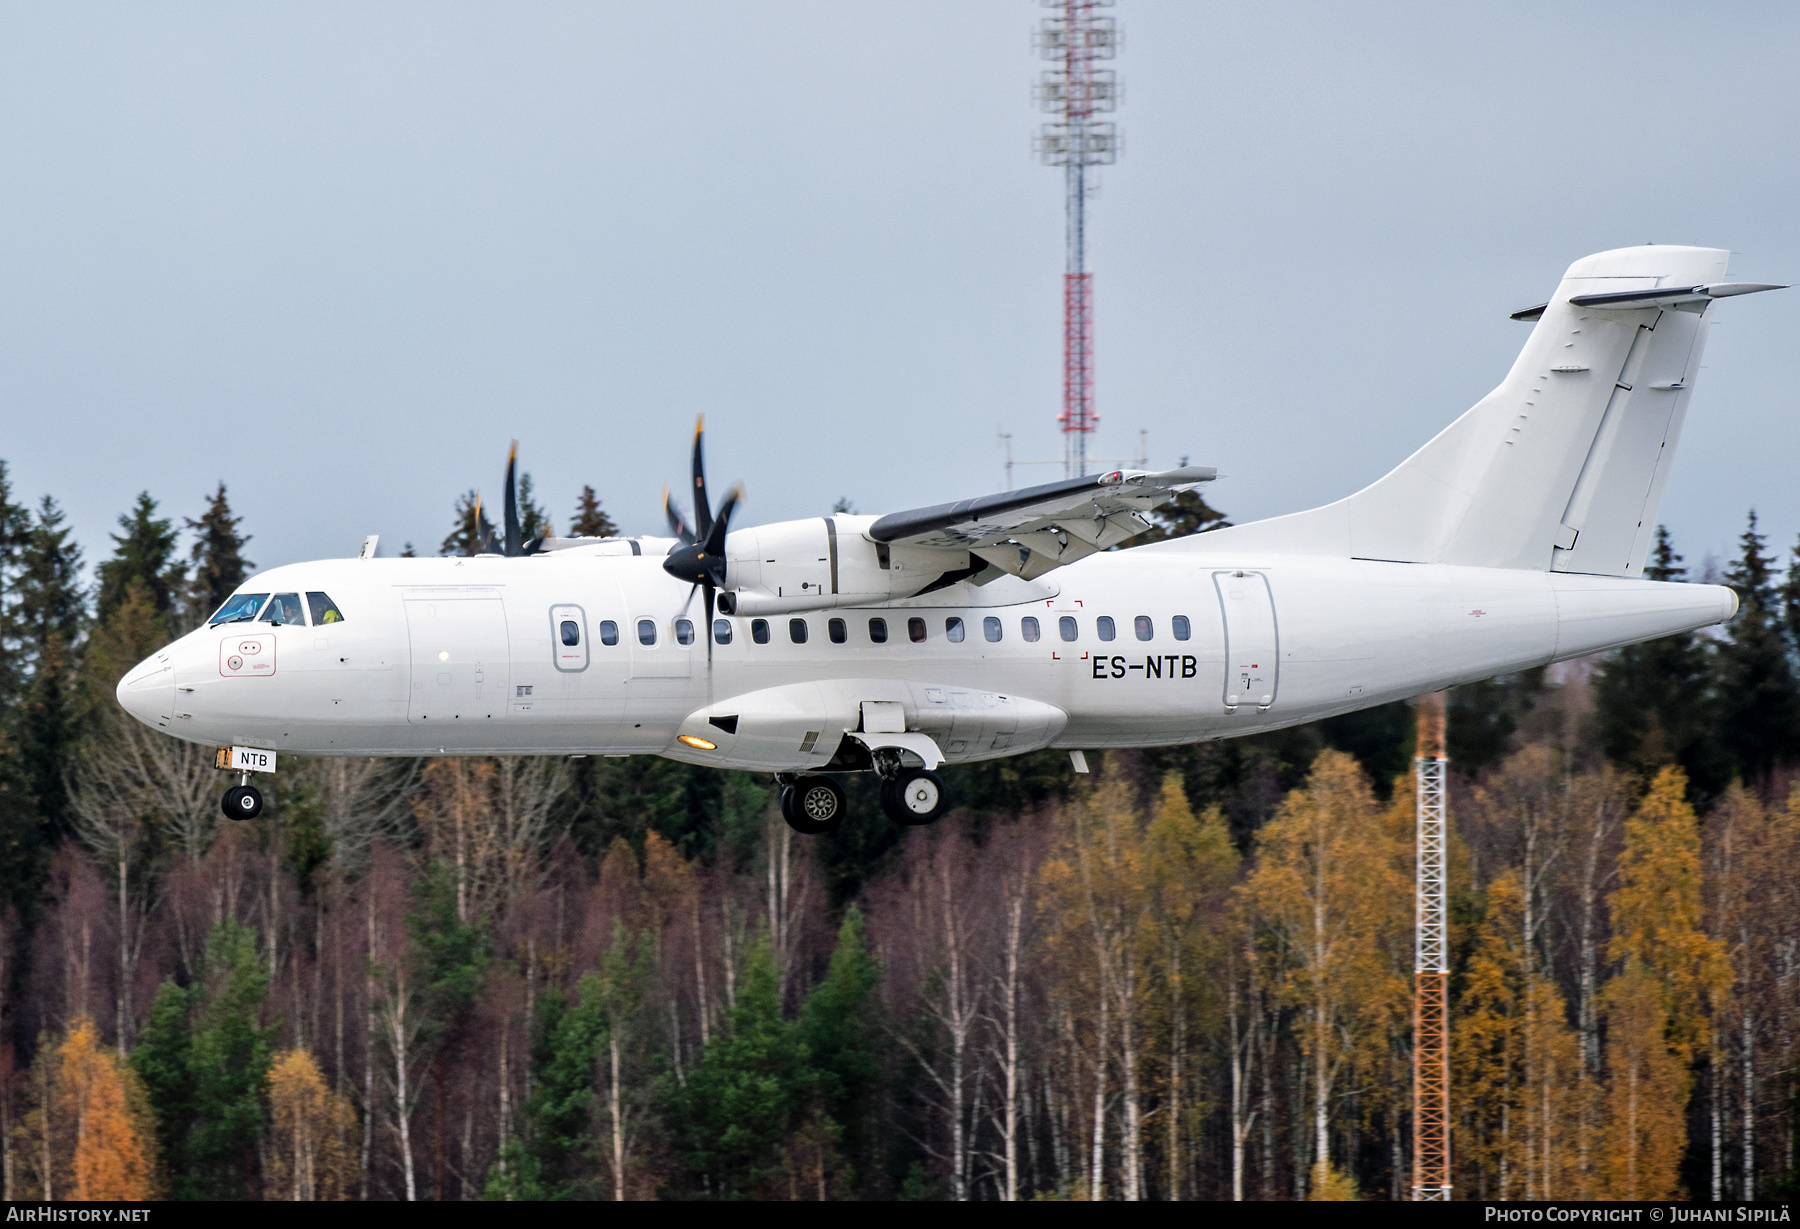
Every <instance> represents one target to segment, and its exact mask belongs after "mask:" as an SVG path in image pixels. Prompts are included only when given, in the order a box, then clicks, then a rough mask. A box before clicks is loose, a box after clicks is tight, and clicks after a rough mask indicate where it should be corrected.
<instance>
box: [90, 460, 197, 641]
mask: <svg viewBox="0 0 1800 1229" xmlns="http://www.w3.org/2000/svg"><path fill="white" fill-rule="evenodd" d="M119 528H121V529H123V530H124V531H125V532H124V533H122V534H117V533H115V534H113V535H112V540H113V543H114V549H113V557H112V558H111V559H108V560H107V561H106V562H105V563H102V564H101V565H100V592H99V595H98V598H97V600H96V603H95V606H94V619H95V621H96V622H98V623H104V622H106V620H107V619H108V618H110V617H111V615H112V613H113V612H114V611H115V610H117V609H118V608H119V606H120V605H121V604H122V603H123V602H124V601H125V593H126V590H127V589H129V588H130V587H131V586H132V585H134V584H137V585H141V586H142V587H143V589H144V591H145V593H146V594H148V595H149V597H150V602H151V605H152V606H153V607H154V608H155V611H156V615H157V617H158V618H160V619H163V620H164V621H167V620H168V619H169V616H170V615H172V614H174V613H175V603H176V596H177V595H178V594H179V593H180V591H181V584H182V580H183V579H184V575H185V569H184V568H183V567H182V565H181V562H180V560H178V559H176V557H175V530H174V529H173V528H172V527H171V525H170V522H169V521H168V520H166V519H158V518H157V515H156V501H155V500H154V499H151V498H150V492H149V491H140V492H139V493H138V497H137V503H136V504H135V505H134V506H133V507H132V510H131V511H130V512H127V513H125V514H124V515H122V516H120V517H119Z"/></svg>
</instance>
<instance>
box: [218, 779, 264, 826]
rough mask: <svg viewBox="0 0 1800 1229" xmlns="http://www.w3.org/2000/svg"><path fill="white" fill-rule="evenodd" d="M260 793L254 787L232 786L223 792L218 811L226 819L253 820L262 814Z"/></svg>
mask: <svg viewBox="0 0 1800 1229" xmlns="http://www.w3.org/2000/svg"><path fill="white" fill-rule="evenodd" d="M262 808H263V796H262V791H261V790H259V789H257V788H256V787H255V786H254V785H234V786H232V787H231V788H230V789H228V790H226V791H225V797H224V799H223V800H222V801H221V802H220V803H219V809H220V810H222V811H224V812H225V818H226V819H255V818H256V817H257V816H258V815H261V814H262Z"/></svg>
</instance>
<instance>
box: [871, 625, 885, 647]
mask: <svg viewBox="0 0 1800 1229" xmlns="http://www.w3.org/2000/svg"><path fill="white" fill-rule="evenodd" d="M869 643H870V644H886V643H887V620H886V619H870V620H869Z"/></svg>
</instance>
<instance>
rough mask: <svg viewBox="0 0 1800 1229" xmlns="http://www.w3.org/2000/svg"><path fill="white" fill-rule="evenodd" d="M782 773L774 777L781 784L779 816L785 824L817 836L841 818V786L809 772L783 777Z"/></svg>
mask: <svg viewBox="0 0 1800 1229" xmlns="http://www.w3.org/2000/svg"><path fill="white" fill-rule="evenodd" d="M785 776H787V774H786V773H783V774H781V775H780V776H777V777H776V778H775V780H776V782H777V783H779V784H780V785H781V818H783V819H785V820H787V824H788V827H790V828H792V829H793V830H794V831H795V832H798V833H800V834H802V835H804V836H818V835H819V834H820V833H823V832H830V831H831V830H832V829H833V828H835V827H837V826H838V825H839V824H841V823H843V822H844V811H845V805H844V788H843V786H841V785H839V784H838V783H837V782H836V781H833V780H832V779H831V778H830V777H821V776H817V775H814V774H812V773H808V774H807V775H805V776H801V777H793V778H790V779H789V780H787V781H783V780H782V777H785Z"/></svg>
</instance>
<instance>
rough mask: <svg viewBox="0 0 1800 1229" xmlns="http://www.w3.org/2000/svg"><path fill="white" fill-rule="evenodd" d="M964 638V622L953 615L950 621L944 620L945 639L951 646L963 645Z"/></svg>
mask: <svg viewBox="0 0 1800 1229" xmlns="http://www.w3.org/2000/svg"><path fill="white" fill-rule="evenodd" d="M962 638H963V624H962V620H961V619H959V618H957V617H956V616H955V615H951V616H950V617H949V618H948V619H945V620H944V639H946V640H948V641H949V642H950V643H951V644H961V643H962Z"/></svg>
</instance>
